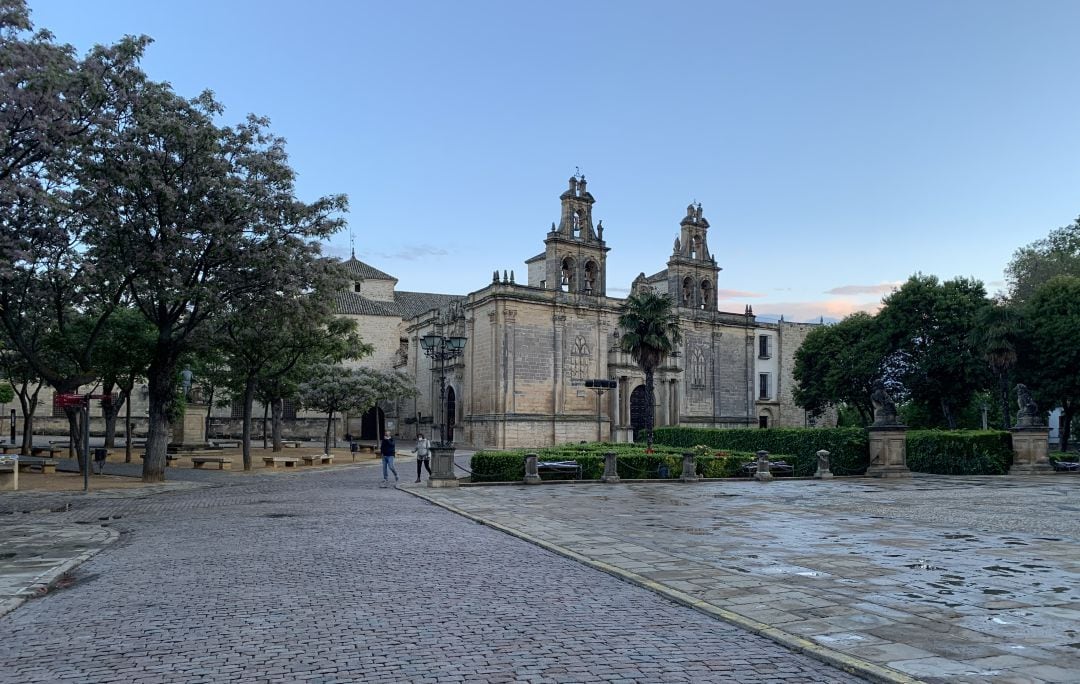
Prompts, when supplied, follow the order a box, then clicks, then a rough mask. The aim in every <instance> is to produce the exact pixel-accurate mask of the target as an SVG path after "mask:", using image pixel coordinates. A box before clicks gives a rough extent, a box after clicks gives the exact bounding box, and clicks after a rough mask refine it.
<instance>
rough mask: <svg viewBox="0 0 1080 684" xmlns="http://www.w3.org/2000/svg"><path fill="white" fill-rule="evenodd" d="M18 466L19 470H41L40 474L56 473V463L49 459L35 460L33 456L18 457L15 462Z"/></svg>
mask: <svg viewBox="0 0 1080 684" xmlns="http://www.w3.org/2000/svg"><path fill="white" fill-rule="evenodd" d="M16 463H18V465H19V470H30V469H32V468H33V469H38V468H40V469H41V472H42V473H46V474H50V473H55V472H56V461H54V460H53V459H51V458H37V457H34V456H20V457H19V460H18V461H16Z"/></svg>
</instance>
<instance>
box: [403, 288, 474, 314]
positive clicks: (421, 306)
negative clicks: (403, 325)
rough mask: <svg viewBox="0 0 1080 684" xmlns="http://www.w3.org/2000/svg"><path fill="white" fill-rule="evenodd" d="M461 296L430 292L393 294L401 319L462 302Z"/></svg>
mask: <svg viewBox="0 0 1080 684" xmlns="http://www.w3.org/2000/svg"><path fill="white" fill-rule="evenodd" d="M464 299H465V297H463V296H461V295H449V294H435V293H432V292H394V302H395V303H396V304H397V305H398V309H399V310H400V311H401V317H402V318H405V319H407V318H413V317H415V316H419V315H420V314H423V313H427V312H428V311H431V310H432V309H439V308H442V307H444V306H446V305H447V304H449V303H451V302H455V301H463V300H464Z"/></svg>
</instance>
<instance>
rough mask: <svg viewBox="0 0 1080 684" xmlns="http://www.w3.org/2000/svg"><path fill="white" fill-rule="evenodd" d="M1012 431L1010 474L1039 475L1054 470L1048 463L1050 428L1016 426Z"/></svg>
mask: <svg viewBox="0 0 1080 684" xmlns="http://www.w3.org/2000/svg"><path fill="white" fill-rule="evenodd" d="M1010 432H1012V447H1013V464H1012V467H1011V468H1009V474H1010V475H1041V474H1043V473H1052V472H1054V466H1052V465H1050V459H1049V451H1050V444H1049V439H1050V428H1048V427H1044V426H1041V425H1028V426H1020V425H1018V426H1016V427H1014V428H1013V429H1012V430H1011V431H1010Z"/></svg>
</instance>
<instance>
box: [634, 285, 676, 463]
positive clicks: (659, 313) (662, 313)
mask: <svg viewBox="0 0 1080 684" xmlns="http://www.w3.org/2000/svg"><path fill="white" fill-rule="evenodd" d="M673 306H674V305H673V303H672V301H671V298H670V297H668V296H667V295H661V294H656V293H655V292H653V291H652V290H644V291H642V292H639V293H638V294H632V295H630V296H629V297H627V298H626V301H625V302H624V303H623V305H622V308H621V309H620V310H619V329H620V331H621V333H622V337H621V338H620V340H619V347H620V348H621V349H622V350H623V351H624V352H626V353H628V354H630V356H632V357H633V359H634V362H635V363H637V365H638V367H639V368H641V371H642V372H643V373H644V374H645V388H646V390H647V392H648V396H649V405H650V406H654V405H655V404H656V402H655V394H654V393H653V371H655V370H656V368H657V366H659V365H660V364H661V363H662V362H663V361H664V359H665V358H666V357H667V356H668V355H669V354H671V353H672V352H674V351H675V350H676V349H677V345H678V344H679V342H680V340H681V336H682V335H681V333H680V332H679V318H678V316H676V315H675V313H674V312H673V310H672V307H673ZM645 435H646V437H645V441H646V442H647V443H648V444H649V445H651V444H652V442H653V412H652V411H648V412H647V413H646V425H645Z"/></svg>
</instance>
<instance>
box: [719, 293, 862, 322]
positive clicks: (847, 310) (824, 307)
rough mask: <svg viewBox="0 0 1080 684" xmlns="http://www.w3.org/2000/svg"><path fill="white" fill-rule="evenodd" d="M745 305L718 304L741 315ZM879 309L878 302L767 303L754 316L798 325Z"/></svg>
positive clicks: (844, 300)
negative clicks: (782, 318) (781, 318)
mask: <svg viewBox="0 0 1080 684" xmlns="http://www.w3.org/2000/svg"><path fill="white" fill-rule="evenodd" d="M744 308H745V304H742V303H737V302H720V310H721V311H728V312H733V313H742V311H743V309H744ZM880 308H881V303H880V302H870V303H864V302H856V301H852V300H846V299H828V300H821V301H815V302H768V303H765V304H760V305H758V306H757V307H756V308H755V310H754V314H755V315H756V316H757V317H758V318H760V319H766V320H776V319H777V318H779V317H780V316H783V317H784V320H785V321H790V322H799V323H817V322H818V321H820V320H821V319H822V318H823V317H824V318H825V320H826V321H838V320H840V319H842V318H844V317H846V316H849V315H851V314H853V313H855V312H856V311H865V312H867V313H876V312H877V311H878V309H880Z"/></svg>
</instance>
